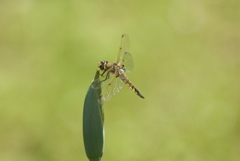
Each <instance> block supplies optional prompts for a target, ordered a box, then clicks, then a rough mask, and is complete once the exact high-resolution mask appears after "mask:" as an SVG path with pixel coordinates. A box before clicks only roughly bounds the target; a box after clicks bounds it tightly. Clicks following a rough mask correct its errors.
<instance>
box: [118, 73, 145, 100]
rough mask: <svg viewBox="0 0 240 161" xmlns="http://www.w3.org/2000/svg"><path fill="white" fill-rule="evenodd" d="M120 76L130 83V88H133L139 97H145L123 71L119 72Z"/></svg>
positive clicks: (126, 82)
mask: <svg viewBox="0 0 240 161" xmlns="http://www.w3.org/2000/svg"><path fill="white" fill-rule="evenodd" d="M119 78H120V79H121V80H122V81H123V82H124V83H125V84H127V85H128V87H129V88H131V90H132V91H133V92H135V93H136V94H137V95H138V96H139V97H141V98H144V96H143V95H142V94H141V93H140V92H139V91H138V89H137V88H136V87H134V85H133V84H132V82H130V80H129V79H128V78H127V76H126V75H125V74H124V73H123V72H121V73H119Z"/></svg>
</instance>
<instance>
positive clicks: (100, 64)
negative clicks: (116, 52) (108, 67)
mask: <svg viewBox="0 0 240 161" xmlns="http://www.w3.org/2000/svg"><path fill="white" fill-rule="evenodd" d="M105 63H106V62H105V61H104V60H103V61H100V62H99V64H98V68H99V69H101V70H104V69H105Z"/></svg>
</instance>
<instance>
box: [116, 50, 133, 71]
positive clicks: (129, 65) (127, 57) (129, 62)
mask: <svg viewBox="0 0 240 161" xmlns="http://www.w3.org/2000/svg"><path fill="white" fill-rule="evenodd" d="M119 65H120V66H121V67H123V69H125V71H126V72H131V71H132V70H133V68H134V63H133V58H132V55H131V53H129V52H125V53H124V55H123V56H122V57H121V59H120V64H119Z"/></svg>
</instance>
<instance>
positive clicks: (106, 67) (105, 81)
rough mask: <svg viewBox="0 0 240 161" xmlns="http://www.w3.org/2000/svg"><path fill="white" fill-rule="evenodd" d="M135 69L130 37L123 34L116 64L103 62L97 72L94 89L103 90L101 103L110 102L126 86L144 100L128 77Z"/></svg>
mask: <svg viewBox="0 0 240 161" xmlns="http://www.w3.org/2000/svg"><path fill="white" fill-rule="evenodd" d="M133 68H134V63H133V58H132V55H131V53H130V43H129V37H128V35H127V34H123V35H122V37H121V43H120V47H119V51H118V53H117V58H116V60H115V61H114V62H108V61H105V60H102V61H100V62H99V64H98V69H97V70H98V71H99V72H100V74H99V77H98V78H97V79H95V80H94V81H93V83H92V88H94V89H99V88H101V93H100V96H99V99H98V101H99V103H101V104H103V103H105V102H107V101H109V100H110V99H111V98H112V96H114V95H116V94H117V93H119V92H120V90H121V89H122V88H123V86H124V85H125V84H126V85H127V86H128V87H129V88H130V89H131V90H132V91H133V92H135V93H136V94H137V95H138V96H139V97H141V98H144V96H143V95H142V94H141V93H140V92H139V90H138V89H137V88H136V87H135V86H134V85H133V83H132V82H131V81H130V80H129V79H128V77H127V75H126V73H127V72H128V73H129V72H131V71H132V70H133Z"/></svg>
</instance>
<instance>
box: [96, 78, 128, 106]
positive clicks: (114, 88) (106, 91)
mask: <svg viewBox="0 0 240 161" xmlns="http://www.w3.org/2000/svg"><path fill="white" fill-rule="evenodd" d="M107 82H108V83H105V85H104V86H103V87H102V93H101V95H100V98H99V102H100V103H101V104H103V103H105V102H107V101H109V100H110V99H111V98H112V96H114V95H116V94H117V93H119V92H120V90H121V89H122V87H123V86H124V83H123V82H122V80H121V79H120V78H118V77H115V75H114V74H111V77H110V78H109V81H107Z"/></svg>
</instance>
